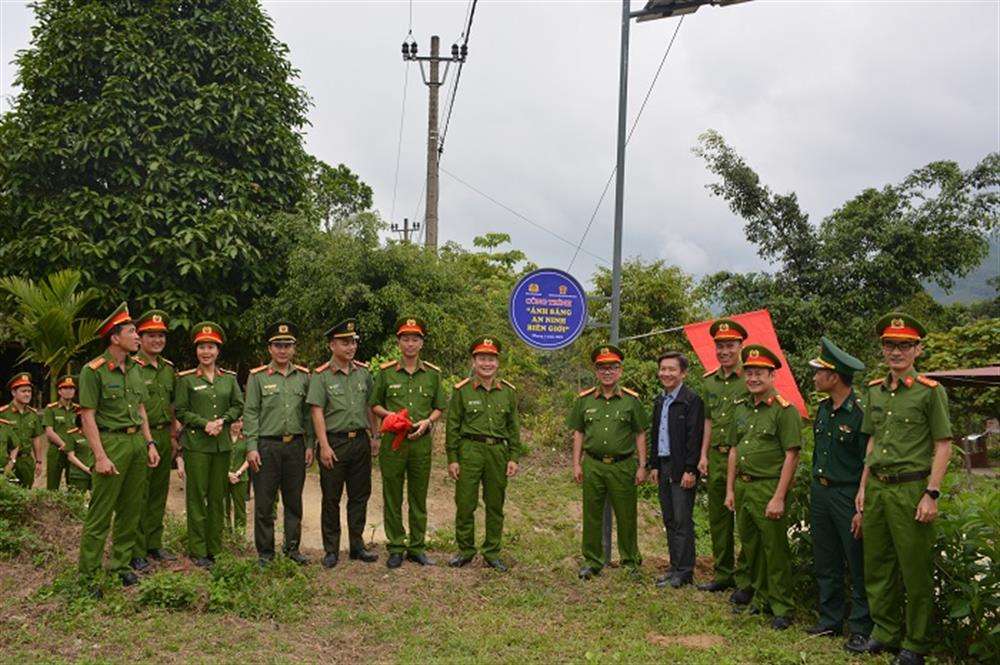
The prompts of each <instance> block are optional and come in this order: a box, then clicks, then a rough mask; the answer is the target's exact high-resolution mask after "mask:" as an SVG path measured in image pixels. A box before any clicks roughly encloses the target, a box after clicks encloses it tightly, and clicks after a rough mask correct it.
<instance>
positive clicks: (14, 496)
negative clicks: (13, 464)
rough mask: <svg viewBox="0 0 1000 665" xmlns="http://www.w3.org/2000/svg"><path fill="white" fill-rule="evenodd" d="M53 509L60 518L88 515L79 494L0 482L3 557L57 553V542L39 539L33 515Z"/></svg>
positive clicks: (0, 522) (70, 518) (0, 543)
mask: <svg viewBox="0 0 1000 665" xmlns="http://www.w3.org/2000/svg"><path fill="white" fill-rule="evenodd" d="M38 510H54V511H56V512H57V513H58V516H59V517H60V519H63V518H65V519H69V520H76V521H79V520H81V519H82V518H83V515H84V513H85V512H86V504H85V499H84V498H83V496H82V495H80V494H78V493H76V492H50V491H48V490H43V489H37V490H36V489H32V490H26V489H23V488H21V487H20V486H17V485H13V484H11V483H8V482H5V481H3V480H0V556H2V557H14V556H17V555H19V554H22V553H25V554H32V555H35V556H36V557H37V556H40V555H41V556H43V558H44V556H45V555H48V554H51V553H52V552H54V551H55V550H56V549H57V547H58V543H50V542H45V541H44V540H42V539H41V538H39V537H38V534H37V533H36V529H35V527H34V521H35V520H34V519H33V515H32V513H33V512H35V511H38Z"/></svg>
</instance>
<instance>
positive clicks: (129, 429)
mask: <svg viewBox="0 0 1000 665" xmlns="http://www.w3.org/2000/svg"><path fill="white" fill-rule="evenodd" d="M138 431H139V428H138V427H137V426H135V425H133V426H132V427H126V428H125V433H126V434H135V433H136V432H138Z"/></svg>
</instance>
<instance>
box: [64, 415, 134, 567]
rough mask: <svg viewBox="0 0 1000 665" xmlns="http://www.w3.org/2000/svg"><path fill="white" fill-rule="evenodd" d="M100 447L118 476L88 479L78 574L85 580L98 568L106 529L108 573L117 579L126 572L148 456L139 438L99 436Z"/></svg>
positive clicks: (116, 434) (122, 434) (107, 434)
mask: <svg viewBox="0 0 1000 665" xmlns="http://www.w3.org/2000/svg"><path fill="white" fill-rule="evenodd" d="M101 443H102V444H103V445H104V452H105V453H106V454H107V456H108V458H109V459H110V460H111V461H112V462H113V463H114V465H115V467H116V468H117V469H118V474H117V475H111V476H102V475H100V474H98V473H96V472H95V473H94V475H93V476H91V484H92V488H91V492H90V507H89V508H88V510H87V517H86V519H84V522H83V535H82V536H81V538H80V574H81V575H82V576H83V577H87V578H89V577H93V576H94V575H95V574H97V571H98V570H99V569H100V567H101V559H102V558H103V556H104V542H105V540H107V537H108V530H109V529H110V530H111V568H110V570H111V572H112V573H116V574H119V575H122V574H124V573H127V572H128V570H129V568H128V564H129V560H130V559H131V558H132V551H133V550H134V549H135V539H136V530H137V529H138V526H139V512H140V509H141V507H142V504H141V503H140V499H141V498H142V496H143V495H144V494H145V491H146V490H145V485H146V461H147V452H146V444H145V442H143V440H142V434H139V433H135V434H124V433H112V432H101ZM112 517H113V518H114V525H113V526H112Z"/></svg>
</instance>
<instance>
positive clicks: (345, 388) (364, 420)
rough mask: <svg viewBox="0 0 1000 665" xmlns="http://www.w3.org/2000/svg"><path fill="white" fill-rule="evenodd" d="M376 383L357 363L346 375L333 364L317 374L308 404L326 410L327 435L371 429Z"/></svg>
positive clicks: (364, 368) (320, 367) (313, 380)
mask: <svg viewBox="0 0 1000 665" xmlns="http://www.w3.org/2000/svg"><path fill="white" fill-rule="evenodd" d="M373 383H374V382H373V380H372V375H371V373H370V372H369V371H368V369H367V368H366V367H365V366H364V365H363V364H362V363H359V362H356V361H355V362H354V363H353V367H351V371H350V372H345V371H344V370H342V369H338V368H337V366H336V365H334V364H333V362H332V361H331V362H328V363H324V364H322V365H320V366H319V367H317V368H316V369H315V370H314V371H313V375H312V378H311V379H310V381H309V395H308V396H307V397H306V402H307V403H308V404H310V405H312V406H318V407H320V408H322V409H323V419H324V420H325V421H326V431H327V432H351V431H354V430H359V429H367V428H368V426H369V422H368V395H369V394H371V391H372V385H373Z"/></svg>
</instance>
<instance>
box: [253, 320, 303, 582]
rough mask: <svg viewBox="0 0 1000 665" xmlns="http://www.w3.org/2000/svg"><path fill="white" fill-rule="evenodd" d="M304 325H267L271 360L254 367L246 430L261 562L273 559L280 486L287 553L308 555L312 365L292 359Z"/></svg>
mask: <svg viewBox="0 0 1000 665" xmlns="http://www.w3.org/2000/svg"><path fill="white" fill-rule="evenodd" d="M298 336H299V328H298V326H296V325H295V324H294V323H292V322H291V321H285V320H281V321H275V322H274V323H272V324H271V325H269V326H268V327H267V328H266V329H265V330H264V338H265V339H266V340H267V352H268V353H269V354H270V356H271V362H269V363H268V364H266V365H261V366H260V367H255V368H253V369H252V370H250V377H249V378H248V379H247V397H246V404H245V405H244V407H243V435H244V437H245V439H246V449H247V454H246V461H247V462H248V463H249V464H250V468H251V469H253V471H254V474H253V490H254V496H255V497H256V498H255V500H254V526H253V540H254V545H255V546H256V548H257V557H258V558H259V559H260V562H261V564H262V565H265V564H267V563H268V562H269V561H272V560H274V511H275V499H276V498H277V496H278V490H279V489H280V490H281V503H282V505H283V506H284V520H285V527H284V528H285V542H284V547H282V551H283V552H284V554H285V556H287V557H288V558H290V559H291V560H292V561H295V562H296V563H298V564H300V565H305V564H307V563H309V560H308V559H307V558H306V557H305V556H303V555H302V553H301V552H299V541H301V539H302V488H303V486H304V485H305V482H306V468H307V467H308V466H309V465H310V464H312V461H313V453H314V451H313V444H312V440H311V439H312V431H313V430H312V418H311V416H310V413H309V406H308V404H306V395H307V394H308V392H309V374H310V372H309V368H308V367H303V366H302V365H296V364H294V363H293V362H292V358H293V357H294V356H295V342H296V341H297V338H298Z"/></svg>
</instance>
